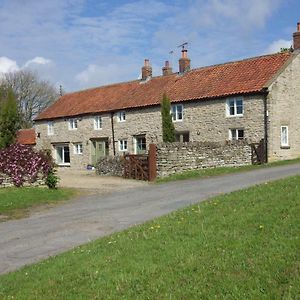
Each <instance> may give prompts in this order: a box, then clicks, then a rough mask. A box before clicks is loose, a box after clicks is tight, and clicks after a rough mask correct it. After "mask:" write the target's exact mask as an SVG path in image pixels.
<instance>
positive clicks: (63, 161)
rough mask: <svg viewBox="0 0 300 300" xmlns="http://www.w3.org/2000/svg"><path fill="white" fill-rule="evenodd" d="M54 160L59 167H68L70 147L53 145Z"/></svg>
mask: <svg viewBox="0 0 300 300" xmlns="http://www.w3.org/2000/svg"><path fill="white" fill-rule="evenodd" d="M54 149H55V160H56V163H57V164H58V165H59V166H69V165H70V147H69V145H55V146H54Z"/></svg>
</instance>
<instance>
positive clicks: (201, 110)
mask: <svg viewBox="0 0 300 300" xmlns="http://www.w3.org/2000/svg"><path fill="white" fill-rule="evenodd" d="M227 99H228V98H224V99H216V100H207V101H203V100H202V101H191V102H183V103H182V104H183V120H182V121H178V122H174V125H175V129H176V130H177V131H189V135H190V141H191V142H204V141H207V142H211V141H214V142H224V141H226V140H228V139H229V129H233V128H239V129H244V135H245V138H246V139H247V140H248V142H258V141H259V140H260V139H262V138H263V137H264V107H263V96H261V95H249V96H244V114H243V116H234V117H232V116H231V117H228V116H226V100H227ZM178 104H180V103H178ZM125 112H126V121H125V122H118V121H117V116H116V113H115V114H114V117H113V122H114V132H115V149H116V154H117V155H122V154H123V153H122V152H121V151H119V148H118V141H119V140H121V139H126V140H127V143H128V152H129V153H134V152H135V149H134V141H135V138H134V137H135V136H137V135H145V136H146V142H147V148H148V146H149V144H150V143H155V144H157V143H160V142H162V129H161V114H160V106H153V107H148V108H139V109H130V110H126V111H125ZM95 115H97V114H95ZM95 115H87V116H81V117H79V118H78V129H77V130H69V128H68V120H69V119H68V118H66V119H57V120H53V121H54V134H53V135H48V133H47V121H38V122H36V124H35V126H36V132H37V134H38V135H39V136H40V137H38V138H37V145H36V148H37V149H50V150H51V151H52V154H53V157H54V159H55V158H56V157H55V151H54V146H55V144H59V143H65V144H66V145H69V147H70V160H71V164H70V167H72V168H75V169H83V168H86V166H87V165H88V164H91V155H92V154H91V151H92V150H91V149H92V142H91V139H92V138H108V141H109V153H108V155H113V141H112V124H111V115H110V114H108V113H104V114H99V115H101V117H102V129H101V130H94V124H93V122H94V117H95ZM74 143H82V144H83V153H82V154H74V152H73V145H74Z"/></svg>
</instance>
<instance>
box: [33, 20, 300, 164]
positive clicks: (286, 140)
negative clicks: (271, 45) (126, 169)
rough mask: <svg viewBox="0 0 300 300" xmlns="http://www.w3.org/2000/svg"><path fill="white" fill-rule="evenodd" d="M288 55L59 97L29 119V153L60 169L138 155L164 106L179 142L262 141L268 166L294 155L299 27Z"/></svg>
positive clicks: (184, 61)
mask: <svg viewBox="0 0 300 300" xmlns="http://www.w3.org/2000/svg"><path fill="white" fill-rule="evenodd" d="M293 42H294V47H293V49H291V50H290V51H285V52H281V53H276V54H271V55H264V56H259V57H253V58H249V59H244V60H240V61H234V62H228V63H224V64H220V65H213V66H208V67H201V68H196V69H191V68H190V59H189V58H188V55H187V50H186V49H184V48H183V49H182V57H181V58H180V59H179V72H175V73H174V72H173V71H172V69H171V67H170V65H169V63H168V62H166V64H165V66H164V67H163V68H162V73H163V75H162V76H158V77H152V68H151V65H150V62H149V60H145V64H144V66H143V67H142V79H141V80H134V81H130V82H123V83H118V84H111V85H107V86H101V87H97V88H92V89H87V90H82V91H78V92H74V93H69V94H65V95H63V96H62V97H60V98H59V99H58V100H57V101H56V102H55V103H54V104H53V105H52V106H50V107H49V108H47V109H46V110H44V111H43V112H42V113H40V115H38V116H37V118H36V119H35V130H36V135H37V138H36V148H37V149H51V151H52V154H53V157H54V159H55V160H56V162H57V164H58V165H60V166H71V167H72V168H86V166H87V165H90V164H95V163H96V161H97V160H98V159H99V158H100V157H102V156H107V155H122V154H123V153H125V152H128V153H135V154H138V153H145V152H146V151H147V149H148V146H149V144H150V143H159V142H161V141H162V128H161V114H160V102H161V100H162V97H163V94H164V93H166V94H167V95H168V97H169V98H170V99H171V103H172V111H171V113H172V118H173V122H174V125H175V129H176V138H177V140H178V141H181V142H188V141H214V142H218V141H220V142H225V141H226V140H240V139H246V140H247V141H248V142H249V143H252V142H259V141H261V140H262V139H264V142H265V151H266V155H267V158H268V160H269V161H275V160H281V159H291V158H295V157H299V156H300V23H298V25H297V32H295V33H294V34H293Z"/></svg>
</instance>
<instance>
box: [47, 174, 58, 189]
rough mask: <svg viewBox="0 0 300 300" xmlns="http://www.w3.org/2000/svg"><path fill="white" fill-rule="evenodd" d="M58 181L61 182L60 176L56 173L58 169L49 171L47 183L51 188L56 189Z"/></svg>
mask: <svg viewBox="0 0 300 300" xmlns="http://www.w3.org/2000/svg"><path fill="white" fill-rule="evenodd" d="M58 182H59V177H58V176H57V175H56V171H55V170H54V169H52V170H51V171H50V172H49V173H48V175H47V177H46V180H45V183H46V185H47V186H48V188H49V189H56V188H57V184H58Z"/></svg>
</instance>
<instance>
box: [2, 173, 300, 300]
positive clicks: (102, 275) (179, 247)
mask: <svg viewBox="0 0 300 300" xmlns="http://www.w3.org/2000/svg"><path fill="white" fill-rule="evenodd" d="M299 217H300V176H298V177H291V178H288V179H285V180H281V181H277V182H273V183H268V184H264V185H261V186H257V187H253V188H249V189H246V190H243V191H239V192H234V193H231V194H228V195H223V196H219V197H216V198H214V199H212V200H210V201H206V202H203V203H201V204H198V205H193V206H190V207H188V208H186V209H183V210H179V211H176V212H174V213H171V214H169V215H167V216H164V217H161V218H158V219H155V220H154V221H151V222H148V223H145V224H143V225H140V226H136V227H133V228H130V229H129V230H126V231H123V232H120V233H116V234H113V235H111V236H109V237H106V238H103V239H100V240H97V241H95V242H92V243H89V244H86V245H84V246H81V247H78V248H75V249H74V250H72V251H69V252H66V253H64V254H62V255H59V256H57V257H53V258H50V259H48V260H46V261H43V262H41V263H38V264H36V265H32V266H28V267H24V268H23V269H21V270H19V271H17V272H13V273H10V274H7V275H4V276H1V277H0V298H2V299H12V298H11V297H12V296H13V297H14V299H255V300H256V299H297V297H299V295H300V261H299V259H300V250H299V249H300V237H299V232H300V222H299Z"/></svg>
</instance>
